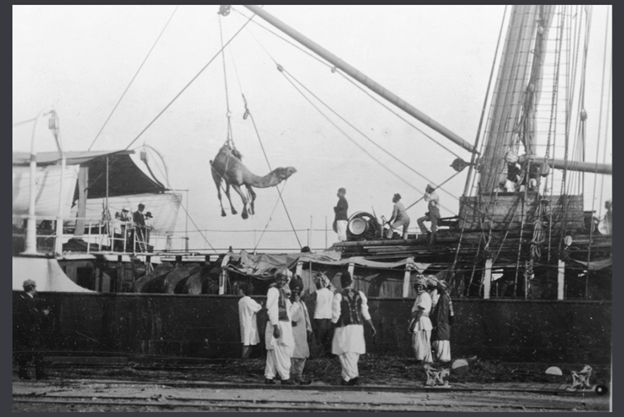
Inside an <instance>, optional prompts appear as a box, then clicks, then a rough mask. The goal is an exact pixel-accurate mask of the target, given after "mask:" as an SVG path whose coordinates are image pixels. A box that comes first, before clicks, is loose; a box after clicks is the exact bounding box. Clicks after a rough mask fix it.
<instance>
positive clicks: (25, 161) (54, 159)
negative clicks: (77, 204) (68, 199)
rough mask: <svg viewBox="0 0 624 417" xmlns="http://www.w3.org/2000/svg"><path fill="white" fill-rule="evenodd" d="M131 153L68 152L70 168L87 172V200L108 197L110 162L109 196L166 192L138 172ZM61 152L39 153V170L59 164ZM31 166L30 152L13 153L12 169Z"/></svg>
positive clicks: (150, 177) (158, 184)
mask: <svg viewBox="0 0 624 417" xmlns="http://www.w3.org/2000/svg"><path fill="white" fill-rule="evenodd" d="M132 154H134V151H132V150H118V151H87V152H65V163H66V165H68V166H72V165H80V168H81V169H82V168H88V170H89V176H88V177H89V181H88V187H87V188H88V198H89V199H92V198H104V197H106V165H107V164H106V161H107V159H108V196H109V197H116V196H126V195H134V194H146V193H162V192H164V191H166V190H167V188H166V187H165V186H164V185H163V184H161V183H160V181H158V180H157V179H156V178H154V177H153V176H151V175H149V174H147V173H146V172H144V171H143V170H142V169H141V168H139V167H138V166H137V165H136V163H135V162H134V160H132V158H131V157H130V155H132ZM60 162H61V154H60V153H59V152H40V153H37V167H38V169H40V168H43V167H46V166H49V165H54V164H60ZM29 164H30V154H29V153H28V152H13V166H14V167H26V166H28V165H29ZM77 199H78V190H77V189H76V190H75V192H74V201H75V200H77Z"/></svg>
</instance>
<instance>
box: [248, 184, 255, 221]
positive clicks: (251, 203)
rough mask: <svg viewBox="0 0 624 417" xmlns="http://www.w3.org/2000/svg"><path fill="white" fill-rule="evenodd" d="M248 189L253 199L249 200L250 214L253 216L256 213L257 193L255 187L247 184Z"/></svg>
mask: <svg viewBox="0 0 624 417" xmlns="http://www.w3.org/2000/svg"><path fill="white" fill-rule="evenodd" d="M247 191H249V195H250V196H251V201H250V202H249V214H251V215H252V216H253V215H254V214H256V213H254V210H255V208H254V201H256V193H255V192H254V190H253V188H251V185H247Z"/></svg>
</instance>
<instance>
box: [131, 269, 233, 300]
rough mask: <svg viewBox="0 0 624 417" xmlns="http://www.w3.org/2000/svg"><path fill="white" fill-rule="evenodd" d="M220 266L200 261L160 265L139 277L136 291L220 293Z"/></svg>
mask: <svg viewBox="0 0 624 417" xmlns="http://www.w3.org/2000/svg"><path fill="white" fill-rule="evenodd" d="M220 271H221V268H220V267H217V266H214V265H201V264H198V263H192V264H186V265H181V266H179V267H177V268H176V267H174V266H173V265H171V264H169V263H165V264H162V265H159V266H158V267H156V268H155V269H154V271H152V272H151V273H149V274H147V275H144V276H143V277H141V278H139V279H138V280H137V282H136V285H135V292H139V293H152V294H218V293H219V273H220Z"/></svg>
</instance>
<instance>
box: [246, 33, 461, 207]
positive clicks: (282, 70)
mask: <svg viewBox="0 0 624 417" xmlns="http://www.w3.org/2000/svg"><path fill="white" fill-rule="evenodd" d="M249 33H250V34H251V36H252V37H253V38H254V40H255V41H256V42H257V43H258V44H259V45H260V47H261V48H262V49H263V50H264V52H265V53H266V54H267V55H268V56H269V58H270V59H271V60H272V61H273V63H275V65H276V66H277V69H278V70H279V71H280V72H281V73H282V75H283V76H284V78H285V79H286V80H287V81H288V82H289V83H290V84H291V85H292V86H293V87H294V88H295V90H297V92H299V94H301V95H302V96H303V98H305V99H306V100H307V101H308V102H309V103H310V104H311V105H312V107H314V108H315V109H316V110H317V111H318V112H319V113H320V114H321V115H322V116H323V117H324V118H325V119H326V120H327V121H328V122H330V123H331V124H332V125H333V126H334V127H335V128H336V129H338V130H339V131H340V132H341V133H342V134H343V135H344V136H345V137H346V138H347V139H348V140H349V141H351V143H353V144H354V145H355V146H357V147H358V148H359V149H360V150H361V151H362V152H364V153H365V154H366V155H368V156H369V157H371V158H372V159H373V160H374V161H375V162H377V163H378V164H379V165H381V166H382V167H384V168H385V169H386V170H387V171H389V172H390V173H391V174H393V175H394V176H396V177H397V178H398V179H400V180H401V181H403V183H405V184H406V185H407V186H409V187H411V188H412V189H414V190H416V191H418V192H419V193H422V191H421V190H419V189H418V188H416V187H414V186H413V185H412V184H411V183H409V182H407V181H406V180H405V179H404V178H403V177H401V176H400V175H399V174H397V173H395V172H394V171H392V170H391V169H390V168H388V167H387V166H386V165H385V164H383V163H381V162H380V161H379V160H378V159H377V158H375V157H374V156H373V155H372V154H371V153H370V152H368V151H367V150H366V149H365V148H363V147H362V146H361V145H360V144H358V143H357V142H356V141H355V140H354V139H353V138H351V137H350V136H349V135H348V134H347V133H346V132H345V131H344V130H342V129H341V128H340V127H339V126H338V125H337V124H336V123H334V122H333V121H332V120H331V119H330V118H329V117H328V116H327V115H326V114H325V113H323V111H322V110H321V109H319V108H318V106H316V105H315V104H314V103H313V102H312V101H311V100H310V98H309V97H307V96H306V95H305V94H304V93H303V92H302V91H301V90H300V89H299V88H298V87H297V86H296V85H295V84H294V83H293V81H292V80H291V78H292V79H293V80H295V81H296V82H297V83H298V84H299V85H301V86H302V87H303V88H304V89H305V90H306V91H308V93H309V94H311V95H312V96H313V97H314V98H316V99H317V100H318V101H320V102H321V103H322V104H323V105H324V106H325V107H327V108H329V110H330V111H332V112H333V113H334V114H336V115H337V116H338V117H339V118H341V119H342V120H343V121H344V122H345V123H347V124H348V125H349V126H351V127H352V128H353V129H355V130H356V131H358V132H359V133H360V134H362V135H363V136H364V137H365V138H366V139H368V137H366V135H364V134H363V133H362V132H360V131H359V130H358V129H357V128H355V127H354V126H353V125H351V124H350V123H349V122H347V121H346V120H345V119H344V118H342V117H341V116H340V115H338V114H337V113H336V112H334V111H333V110H332V109H331V108H330V107H329V106H328V105H327V104H325V103H324V102H323V101H322V100H321V99H319V98H318V97H317V96H316V95H315V94H314V93H312V92H311V91H310V90H309V89H308V88H307V87H305V86H304V85H303V84H302V83H301V82H300V81H298V80H297V79H296V78H295V77H294V76H293V75H292V74H290V73H289V72H288V71H286V70H285V69H284V68H283V67H282V65H280V64H279V63H278V62H277V61H276V60H275V58H273V56H272V55H271V53H270V52H269V51H268V50H267V49H266V48H265V47H264V45H263V44H262V43H261V42H260V41H259V40H258V39H257V38H256V37H255V36H254V35H253V33H252V32H251V31H249ZM368 140H369V141H370V142H371V143H373V144H374V145H375V146H377V147H379V145H377V144H376V143H375V142H374V141H372V140H370V139H368ZM379 148H380V149H382V150H383V151H384V152H386V153H387V151H386V150H385V149H383V148H381V147H379ZM390 156H392V157H393V158H394V156H393V155H391V154H390ZM395 159H396V158H395ZM397 161H399V162H401V161H400V160H398V159H397ZM401 163H403V162H401ZM408 168H409V167H408ZM410 169H411V168H410ZM419 175H420V174H419ZM429 182H433V181H429ZM419 201H420V200H419ZM414 204H415V203H414ZM440 206H441V207H443V208H445V209H447V210H449V211H450V212H451V213H453V211H452V210H450V209H449V208H448V207H445V206H443V205H442V204H440Z"/></svg>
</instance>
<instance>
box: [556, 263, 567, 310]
mask: <svg viewBox="0 0 624 417" xmlns="http://www.w3.org/2000/svg"><path fill="white" fill-rule="evenodd" d="M564 284H565V262H564V261H562V260H561V259H559V262H558V265H557V300H563V299H564V298H565V293H564Z"/></svg>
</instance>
